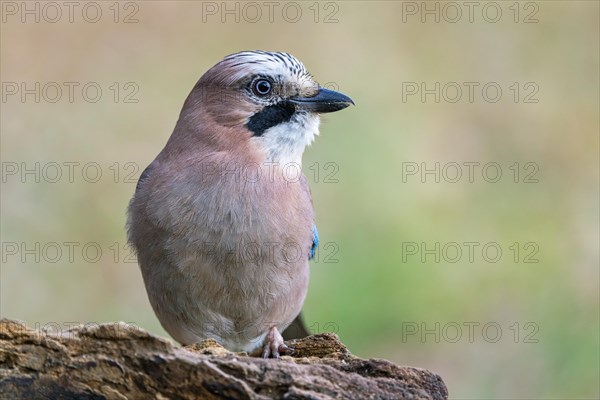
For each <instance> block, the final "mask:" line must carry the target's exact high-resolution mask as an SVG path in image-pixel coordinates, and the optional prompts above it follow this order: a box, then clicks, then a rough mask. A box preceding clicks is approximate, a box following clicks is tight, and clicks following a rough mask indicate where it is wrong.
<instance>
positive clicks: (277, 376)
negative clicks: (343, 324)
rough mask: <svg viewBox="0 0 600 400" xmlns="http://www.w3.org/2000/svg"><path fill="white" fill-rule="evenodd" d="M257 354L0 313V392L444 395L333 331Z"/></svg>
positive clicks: (123, 327)
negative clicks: (44, 328)
mask: <svg viewBox="0 0 600 400" xmlns="http://www.w3.org/2000/svg"><path fill="white" fill-rule="evenodd" d="M287 343H288V344H289V345H291V346H293V347H294V348H295V352H294V354H293V357H290V356H284V357H282V358H281V359H279V360H263V359H261V358H255V357H249V356H248V355H246V354H244V353H231V352H229V351H227V350H226V349H224V348H223V347H221V346H220V345H219V344H217V343H216V342H215V341H213V340H206V341H203V342H202V343H198V344H195V345H193V346H187V347H177V346H175V345H173V344H172V343H171V342H170V341H169V340H167V339H163V338H159V337H156V336H154V335H151V334H150V333H148V332H146V331H144V330H141V329H139V328H132V327H130V326H129V325H127V324H124V323H113V324H102V325H93V326H79V327H73V328H71V329H69V330H67V331H65V332H61V333H60V334H56V333H50V332H40V331H36V330H33V329H30V328H28V327H27V326H25V325H24V324H22V323H20V322H17V321H12V320H7V319H3V320H0V398H1V399H5V398H6V399H119V400H126V399H148V398H156V399H221V398H227V399H273V398H276V399H290V400H291V399H446V398H447V397H448V391H447V389H446V386H445V385H444V382H443V381H442V379H441V378H440V377H439V376H438V375H436V374H434V373H432V372H429V371H426V370H423V369H419V368H413V367H400V366H397V365H395V364H393V363H391V362H389V361H385V360H379V359H369V360H365V359H361V358H357V357H355V356H353V355H352V354H350V352H349V351H348V349H347V348H346V347H345V346H344V345H343V344H342V343H341V342H340V341H339V338H338V337H337V336H336V335H335V334H332V333H324V334H319V335H313V336H309V337H307V338H304V339H299V340H291V341H288V342H287Z"/></svg>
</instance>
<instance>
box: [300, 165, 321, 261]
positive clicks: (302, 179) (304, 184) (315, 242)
mask: <svg viewBox="0 0 600 400" xmlns="http://www.w3.org/2000/svg"><path fill="white" fill-rule="evenodd" d="M300 185H302V189H304V191H305V192H306V193H307V194H308V197H309V198H310V202H311V204H312V194H311V192H310V186H308V179H306V176H305V175H304V174H302V176H301V177H300ZM311 231H312V245H311V246H310V251H309V253H308V259H309V260H312V259H313V258H314V257H315V252H316V251H317V247H318V246H319V231H318V230H317V225H316V224H315V222H314V221H313V225H312V227H311Z"/></svg>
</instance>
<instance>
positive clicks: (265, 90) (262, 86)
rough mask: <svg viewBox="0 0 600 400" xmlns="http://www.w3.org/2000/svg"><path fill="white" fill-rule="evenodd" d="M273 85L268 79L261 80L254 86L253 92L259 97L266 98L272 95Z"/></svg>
mask: <svg viewBox="0 0 600 400" xmlns="http://www.w3.org/2000/svg"><path fill="white" fill-rule="evenodd" d="M272 88H273V85H272V84H271V82H269V81H268V80H266V79H259V80H257V81H256V82H254V84H253V85H252V91H253V92H254V94H255V95H257V96H266V95H268V94H269V93H271V89H272Z"/></svg>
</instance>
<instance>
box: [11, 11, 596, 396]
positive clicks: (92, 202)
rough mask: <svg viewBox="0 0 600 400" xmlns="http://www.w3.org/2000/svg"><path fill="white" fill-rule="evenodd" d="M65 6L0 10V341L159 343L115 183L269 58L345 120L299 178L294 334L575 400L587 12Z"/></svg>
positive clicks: (591, 266)
mask: <svg viewBox="0 0 600 400" xmlns="http://www.w3.org/2000/svg"><path fill="white" fill-rule="evenodd" d="M75 3H76V6H75V8H74V10H73V15H72V22H71V21H70V20H69V19H70V18H71V16H70V15H69V9H68V8H66V7H65V6H63V5H60V4H62V3H60V2H59V3H58V4H59V7H60V9H59V11H60V12H61V16H59V15H58V14H57V12H56V10H53V9H52V8H48V7H46V8H44V7H45V3H39V2H27V3H21V2H6V1H4V2H2V18H3V20H2V26H1V80H2V85H3V86H2V96H3V97H2V103H1V107H2V110H1V111H2V112H1V132H2V142H1V155H2V174H3V175H2V197H1V201H2V204H1V207H2V208H1V217H2V226H1V228H2V232H1V233H2V267H1V268H2V269H1V279H2V282H1V286H0V287H1V297H0V299H1V316H2V317H9V318H17V319H21V320H24V321H26V322H27V323H28V324H30V325H31V326H44V325H45V324H49V323H50V324H51V325H47V326H49V327H51V328H53V329H55V330H56V329H59V328H60V329H63V328H65V329H66V327H67V326H68V325H69V324H71V323H87V322H109V321H117V320H123V321H127V322H131V323H135V324H137V325H139V326H141V327H143V328H145V329H147V330H149V331H151V332H154V333H156V334H160V335H166V333H165V332H164V331H163V330H162V328H161V327H160V325H159V323H158V321H157V319H156V318H155V316H154V314H153V312H152V310H151V308H150V305H149V303H148V301H147V298H146V294H145V290H144V287H143V283H142V279H141V275H140V272H139V270H138V267H137V264H135V260H131V259H130V258H129V252H128V251H127V250H126V249H125V242H126V239H125V231H124V224H125V210H126V207H127V203H128V201H129V199H130V197H131V196H132V194H133V191H134V188H135V183H134V182H135V180H136V179H137V177H138V176H139V174H140V173H141V171H142V170H143V168H144V167H145V166H146V165H147V164H149V163H150V162H151V161H152V159H153V158H154V157H155V155H156V154H157V153H158V152H159V151H160V149H161V148H162V146H163V145H164V143H165V142H166V140H167V138H168V136H169V135H170V133H171V130H172V128H173V126H174V124H175V121H176V119H177V116H178V113H179V111H180V107H181V105H182V103H183V100H184V99H185V97H186V96H187V94H188V92H189V90H190V89H191V88H192V86H193V85H194V83H195V82H196V80H197V79H198V78H199V77H200V76H201V75H202V73H203V72H204V71H206V70H207V69H208V68H209V67H211V66H212V65H213V64H215V63H216V62H218V61H219V60H220V59H221V58H222V57H223V56H225V55H227V54H230V53H233V52H236V51H240V50H246V49H265V50H279V51H287V52H290V53H292V54H294V55H295V56H296V57H298V58H299V59H300V60H301V61H303V62H304V64H305V65H306V66H307V68H308V69H309V70H310V71H311V73H312V74H313V75H314V76H315V78H316V79H317V80H318V81H319V82H321V83H322V84H328V86H329V87H337V88H339V90H341V91H342V92H344V93H346V94H348V95H349V96H351V97H352V98H353V99H354V100H355V102H356V107H351V108H349V109H347V110H344V111H343V112H340V113H336V114H332V115H328V116H326V117H325V118H324V121H323V123H322V127H321V136H320V137H318V138H317V140H316V142H315V143H314V144H313V146H312V147H310V148H309V149H308V150H307V151H306V153H305V157H304V167H305V173H306V174H307V176H308V178H309V181H310V185H311V189H312V193H313V198H314V204H315V208H316V210H317V224H318V227H319V231H320V235H321V250H320V254H319V259H318V261H317V262H315V263H314V264H313V266H312V267H311V271H312V276H311V286H310V291H309V295H308V299H307V301H306V306H305V314H306V318H307V320H308V322H309V325H311V328H312V329H313V330H314V331H325V330H335V331H337V333H338V334H339V335H340V337H341V338H342V340H343V341H344V342H345V343H346V344H347V345H348V346H349V348H350V350H351V351H352V352H353V353H355V354H357V355H359V356H362V357H381V358H386V359H390V360H392V361H394V362H396V363H399V364H404V365H413V366H419V367H423V368H428V369H431V370H433V371H435V372H437V373H439V374H440V375H441V376H442V377H443V378H444V380H445V382H446V383H447V385H448V388H449V391H450V396H451V398H456V399H488V398H489V399H492V398H493V399H497V398H502V399H524V398H536V399H537V398H544V399H563V398H572V399H574V398H582V399H583V398H586V399H587V398H590V399H591V398H598V396H599V353H600V348H599V320H598V319H599V298H598V294H599V290H598V285H599V272H598V271H599V269H598V259H599V252H598V246H599V244H598V243H599V235H598V220H599V214H598V201H599V198H598V197H599V196H598V195H599V192H598V180H599V165H598V146H599V143H598V137H599V135H598V133H599V3H598V2H595V1H547V2H546V1H544V2H541V1H540V2H512V1H511V2H496V3H494V4H495V5H492V6H488V3H485V2H474V4H475V5H474V8H473V9H472V14H471V15H469V14H470V13H469V8H468V7H467V6H465V5H464V3H463V2H458V3H444V2H427V3H422V2H376V1H375V2H366V1H353V2H325V3H314V2H298V3H293V4H292V5H290V4H289V3H279V2H275V6H268V5H265V3H263V2H258V3H254V4H256V5H258V8H259V9H260V12H261V15H258V14H257V7H256V6H251V7H253V8H248V7H247V6H246V5H245V4H244V3H237V5H236V3H235V2H229V3H226V4H225V3H222V2H204V3H202V2H193V1H181V2H179V1H168V2H167V1H152V2H121V3H115V2H112V1H110V2H98V3H96V4H97V5H99V10H100V12H101V14H99V15H100V17H99V19H98V21H97V22H93V20H95V19H97V18H98V17H97V15H98V14H97V9H96V8H97V7H96V6H94V7H92V8H89V7H90V6H87V7H88V8H86V3H78V2H75ZM24 4H26V6H27V7H29V9H32V10H34V11H33V13H34V14H31V15H30V14H27V13H25V12H24V10H23V9H22V7H25V6H24ZM36 4H37V6H36ZM15 7H16V9H15ZM36 7H38V9H37V10H38V11H36ZM268 7H274V8H273V9H272V14H271V15H269V11H270V10H269V8H268ZM84 9H85V10H84ZM227 10H233V11H230V13H228V12H227ZM236 10H237V11H236ZM298 10H299V11H300V14H298ZM427 10H430V11H431V10H433V11H432V12H433V14H428V13H427ZM436 10H437V11H436ZM498 10H500V12H501V14H497V11H498ZM457 11H460V12H461V15H460V16H459V14H457ZM36 13H37V17H39V22H37V21H36V20H35V19H36V15H35V14H36ZM436 13H437V15H436ZM498 15H499V17H498ZM298 16H299V18H298ZM236 18H237V19H238V21H236ZM436 18H438V19H439V22H437V21H436ZM115 20H116V22H115ZM126 21H128V22H129V23H126ZM36 82H38V83H39V85H40V86H39V90H38V89H36V86H35V85H36ZM69 82H72V83H69ZM436 82H439V85H440V86H439V88H440V89H439V90H438V91H437V95H439V101H438V102H436V98H435V97H436V90H435V87H436V86H435V85H436ZM465 82H474V83H473V84H467V85H475V86H473V87H474V91H473V98H472V99H469V91H468V86H466V85H465ZM422 83H424V84H425V87H421V84H422ZM515 83H516V85H515ZM486 84H487V86H486V88H487V89H486V92H484V93H482V88H483V87H484V85H486ZM23 85H24V86H23ZM69 85H71V86H72V87H73V88H74V89H73V97H72V98H71V99H70V98H69V90H68V87H69ZM86 85H87V86H86ZM56 86H59V87H60V88H62V93H61V94H57V93H58V92H57V90H56ZM84 87H85V89H84ZM98 87H99V88H100V89H101V90H102V94H101V96H99V97H98V99H97V101H95V100H96V97H97V95H96V94H95V90H96V89H97V88H98ZM456 87H460V88H461V89H462V94H461V95H460V96H458V95H457V92H456ZM498 87H499V88H500V89H501V90H502V93H501V96H500V97H499V98H498V99H497V100H498V101H495V102H493V100H495V99H494V98H495V97H496V94H495V92H494V90H496V88H498ZM415 88H417V89H418V90H419V92H418V93H416V94H411V93H412V92H411V90H412V91H414V89H415ZM421 89H432V91H431V92H429V93H430V94H425V97H424V98H422V97H421V94H422V92H421ZM27 90H29V92H27ZM36 95H39V97H40V98H39V102H38V101H36V98H35V97H36ZM486 96H487V97H486ZM71 100H72V101H71ZM454 100H456V101H455V102H453V101H454ZM470 100H472V101H470ZM94 101H95V102H94ZM132 101H137V102H132ZM465 162H467V163H468V162H475V163H479V165H478V166H476V167H474V174H473V179H472V181H473V182H470V181H469V176H468V171H469V170H468V167H467V166H466V165H465V164H464V163H465ZM36 163H38V164H36ZM64 163H74V164H64ZM328 163H331V164H328ZM436 163H439V164H438V165H439V171H440V172H439V179H438V180H439V182H436V176H435V175H434V173H430V174H426V175H424V176H421V173H420V172H421V170H422V168H423V167H425V168H427V169H435V166H436ZM455 163H457V164H458V165H459V166H460V167H461V170H462V176H461V178H460V179H458V181H457V182H453V181H454V180H455V179H453V178H454V176H455V173H456V168H455V167H456V165H457V164H455ZM488 163H496V164H489V166H491V167H492V168H488V169H486V170H485V171H483V168H482V167H483V166H484V165H486V164H488ZM515 163H517V164H515ZM528 163H529V164H528ZM36 165H37V166H36ZM69 165H71V166H72V170H71V172H73V173H72V175H71V176H69V172H70V170H69ZM57 166H58V167H57ZM415 166H417V167H418V168H419V171H418V173H416V174H415V175H410V174H407V173H408V172H410V170H409V169H408V168H413V167H415ZM36 168H38V172H35V169H36ZM498 168H500V170H501V173H502V175H501V176H500V177H499V178H498V179H497V181H496V182H491V181H493V180H495V179H494V177H495V175H496V170H497V169H498ZM27 170H33V171H34V172H27ZM58 172H59V173H60V175H57V173H58ZM98 172H100V173H101V174H102V175H101V176H99V177H97V176H96V175H97V173H98ZM316 172H318V174H316ZM484 172H485V173H484ZM516 172H518V174H516ZM329 174H332V175H329ZM328 177H329V179H327V178H328ZM332 178H333V179H332ZM37 181H39V182H37ZM54 181H55V182H54ZM515 181H516V182H515ZM470 242H474V243H476V244H474V245H472V246H473V247H472V248H473V249H474V252H473V255H472V258H471V257H470V255H469V252H468V249H469V247H468V246H471V245H468V244H467V245H465V243H470ZM70 243H74V244H70ZM436 243H439V250H437V251H436ZM454 243H457V244H454ZM488 243H491V245H488V246H487V247H486V249H487V250H486V252H482V249H483V247H484V245H485V244H488ZM515 243H516V245H515ZM36 246H37V247H36ZM457 248H460V249H461V250H462V254H461V255H457V253H456V249H457ZM498 248H499V249H501V251H502V254H501V256H500V257H499V259H498V260H495V259H496V258H498V257H496V255H495V253H494V251H495V250H497V249H498ZM69 249H73V252H72V254H70V252H69ZM517 249H518V250H517ZM98 250H100V251H101V254H96V253H97V251H98ZM436 256H438V257H439V260H436V259H435V257H436ZM423 257H424V260H423V259H422V258H423ZM38 258H39V259H38ZM492 261H496V262H492ZM527 261H533V262H527Z"/></svg>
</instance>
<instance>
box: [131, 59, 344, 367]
mask: <svg viewBox="0 0 600 400" xmlns="http://www.w3.org/2000/svg"><path fill="white" fill-rule="evenodd" d="M350 105H354V102H353V100H352V99H351V98H350V97H348V96H346V95H344V94H342V93H340V92H338V91H335V90H330V89H327V88H325V87H321V86H320V85H319V84H318V83H317V82H316V81H315V80H314V78H313V77H312V75H311V74H310V73H309V72H308V71H307V69H306V67H305V66H304V65H303V64H302V63H301V62H300V61H299V60H298V59H296V58H295V57H294V56H292V55H291V54H288V53H285V52H270V51H262V50H256V51H241V52H238V53H235V54H231V55H228V56H226V57H225V58H223V59H222V60H221V61H219V62H218V63H217V64H215V65H214V66H213V67H211V68H210V69H208V70H207V71H206V72H205V73H204V74H203V75H202V76H201V77H200V79H199V80H198V81H197V83H196V84H195V85H194V87H193V89H192V90H191V92H190V93H189V95H188V97H187V98H186V100H185V102H184V104H183V107H182V110H181V112H180V114H179V118H178V120H177V122H176V124H175V128H174V130H173V133H172V134H171V136H170V137H169V139H168V140H167V143H166V145H165V146H164V148H163V149H162V150H161V151H160V152H159V154H158V155H157V156H156V158H155V159H154V160H153V161H152V162H151V163H150V165H149V166H148V167H147V168H146V169H145V170H144V171H143V172H142V174H141V175H140V178H139V181H138V183H137V186H136V189H135V193H134V195H133V197H132V199H131V201H130V203H129V207H128V212H127V214H128V216H127V236H128V242H129V244H130V245H131V246H132V248H133V250H134V251H135V254H136V256H137V259H138V264H139V266H140V269H141V273H142V277H143V281H144V285H145V288H146V292H147V295H148V299H149V301H150V304H151V306H152V308H153V310H154V312H155V314H156V316H157V318H158V320H159V321H160V323H161V325H162V326H163V328H164V329H165V330H166V331H167V332H168V333H169V334H170V335H171V336H172V337H173V338H174V339H175V340H176V341H178V342H179V343H181V344H182V345H189V344H193V343H196V342H200V341H202V340H204V339H211V338H212V339H214V340H216V341H217V342H218V343H220V344H221V345H223V346H224V347H225V348H227V349H228V350H231V351H238V352H247V353H252V354H257V355H262V357H264V358H279V357H280V355H281V354H289V353H290V352H293V349H292V348H290V347H288V346H287V345H286V344H285V343H284V340H283V337H282V335H281V332H283V331H284V330H285V329H286V327H288V326H289V325H290V324H291V323H292V321H294V320H295V319H296V318H297V317H298V316H299V315H300V312H301V309H302V307H303V303H304V300H305V298H306V294H307V290H308V282H309V259H310V258H312V257H313V256H314V253H315V251H316V248H317V245H318V240H319V238H318V231H317V228H316V225H315V212H314V209H313V203H312V197H311V193H310V189H309V185H308V181H307V178H306V177H305V176H304V174H302V172H301V165H302V155H303V153H304V150H305V148H306V147H307V146H308V145H309V144H311V143H312V142H313V140H314V138H315V136H316V135H318V134H319V123H320V114H323V113H330V112H335V111H339V110H342V109H344V108H346V107H348V106H350Z"/></svg>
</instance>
